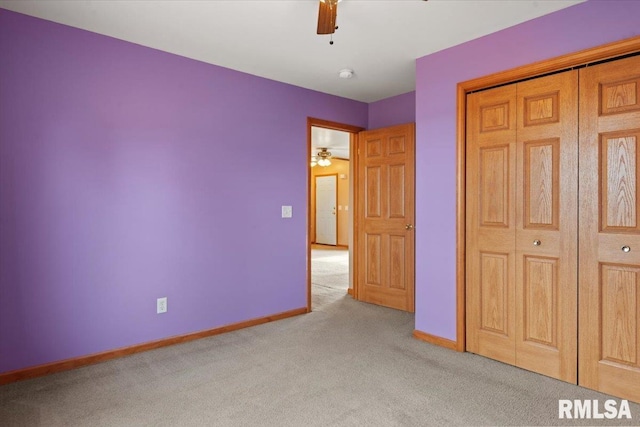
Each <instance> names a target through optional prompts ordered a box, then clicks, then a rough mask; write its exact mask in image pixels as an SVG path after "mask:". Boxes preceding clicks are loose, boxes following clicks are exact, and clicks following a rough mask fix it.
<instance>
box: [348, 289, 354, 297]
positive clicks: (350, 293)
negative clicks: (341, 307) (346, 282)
mask: <svg viewBox="0 0 640 427" xmlns="http://www.w3.org/2000/svg"><path fill="white" fill-rule="evenodd" d="M347 293H348V294H349V295H351V296H353V288H349V289H347Z"/></svg>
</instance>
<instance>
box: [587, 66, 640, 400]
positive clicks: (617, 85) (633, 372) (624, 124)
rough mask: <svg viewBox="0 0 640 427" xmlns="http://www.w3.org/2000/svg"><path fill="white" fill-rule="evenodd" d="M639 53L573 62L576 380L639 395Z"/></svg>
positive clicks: (623, 394) (634, 396)
mask: <svg viewBox="0 0 640 427" xmlns="http://www.w3.org/2000/svg"><path fill="white" fill-rule="evenodd" d="M639 85H640V58H639V57H632V58H626V59H622V60H618V61H614V62H610V63H605V64H600V65H596V66H593V67H587V68H585V69H582V70H580V261H579V262H580V272H579V279H580V280H579V298H580V300H579V307H580V336H579V340H580V345H579V348H580V353H579V357H578V361H579V373H580V385H583V386H585V387H589V388H593V389H596V390H599V391H602V392H605V393H610V394H613V395H616V396H619V397H622V398H627V399H630V400H635V401H640V348H639V347H640V311H639V310H640V300H639V295H640V274H639V273H640V228H639V226H640V225H639V218H638V212H639V210H640V200H639V195H638V189H639V182H638V178H639V174H640V170H639V169H638V166H639V163H640V162H639V158H638V155H639V152H640V146H639V144H640V92H639Z"/></svg>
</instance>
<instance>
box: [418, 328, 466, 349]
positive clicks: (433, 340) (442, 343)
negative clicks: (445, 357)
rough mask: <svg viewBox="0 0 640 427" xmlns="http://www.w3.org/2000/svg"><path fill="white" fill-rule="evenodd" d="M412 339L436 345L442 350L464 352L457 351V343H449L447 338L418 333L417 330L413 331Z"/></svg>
mask: <svg viewBox="0 0 640 427" xmlns="http://www.w3.org/2000/svg"><path fill="white" fill-rule="evenodd" d="M413 337H414V338H415V339H418V340H420V341H424V342H427V343H429V344H433V345H437V346H439V347H444V348H446V349H449V350H454V351H464V350H458V343H457V342H455V341H451V340H450V339H447V338H443V337H438V336H435V335H431V334H428V333H426V332H422V331H419V330H417V329H414V331H413Z"/></svg>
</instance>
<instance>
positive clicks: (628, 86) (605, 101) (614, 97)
mask: <svg viewBox="0 0 640 427" xmlns="http://www.w3.org/2000/svg"><path fill="white" fill-rule="evenodd" d="M639 82H640V78H635V79H631V80H625V81H622V82H615V83H607V84H602V85H600V113H601V114H602V115H608V114H619V113H626V112H629V111H635V110H639V109H640V105H638V83H639Z"/></svg>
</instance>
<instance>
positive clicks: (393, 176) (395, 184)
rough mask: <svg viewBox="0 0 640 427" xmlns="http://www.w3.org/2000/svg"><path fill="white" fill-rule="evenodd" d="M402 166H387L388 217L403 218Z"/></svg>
mask: <svg viewBox="0 0 640 427" xmlns="http://www.w3.org/2000/svg"><path fill="white" fill-rule="evenodd" d="M404 174H405V171H404V164H400V165H391V166H389V191H388V193H389V217H390V218H404V216H405V212H404V206H405V203H404V180H405V176H404Z"/></svg>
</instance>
